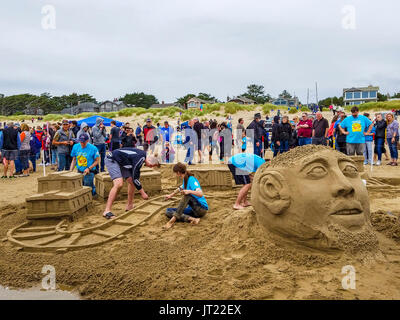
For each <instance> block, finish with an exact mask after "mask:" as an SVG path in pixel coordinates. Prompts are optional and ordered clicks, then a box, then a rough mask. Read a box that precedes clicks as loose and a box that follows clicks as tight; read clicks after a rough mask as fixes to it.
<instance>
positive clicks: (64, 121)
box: [61, 120, 69, 124]
mask: <svg viewBox="0 0 400 320" xmlns="http://www.w3.org/2000/svg"><path fill="white" fill-rule="evenodd" d="M61 123H62V124H69V122H68V120H63V121H62V122H61Z"/></svg>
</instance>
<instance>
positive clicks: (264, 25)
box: [0, 0, 400, 103]
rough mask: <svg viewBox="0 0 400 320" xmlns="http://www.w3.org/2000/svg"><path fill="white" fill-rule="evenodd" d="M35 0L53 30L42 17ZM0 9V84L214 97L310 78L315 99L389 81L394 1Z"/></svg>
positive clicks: (291, 86)
mask: <svg viewBox="0 0 400 320" xmlns="http://www.w3.org/2000/svg"><path fill="white" fill-rule="evenodd" d="M45 5H52V6H54V8H55V13H56V17H55V22H56V25H55V27H56V28H55V29H44V28H43V27H42V22H43V21H44V22H47V24H46V25H47V26H48V25H49V24H48V23H49V21H51V20H49V19H48V17H49V16H46V14H42V7H43V6H45ZM345 6H353V8H354V9H355V21H353V20H352V19H351V7H350V9H345V11H343V10H344V8H346V7H345ZM347 8H348V7H347ZM0 12H1V19H0V93H3V94H6V95H12V94H17V93H34V94H40V93H43V92H50V93H51V94H52V95H61V94H69V93H72V92H78V93H90V94H92V95H94V96H95V97H96V98H97V99H98V100H106V99H112V98H114V97H119V96H123V95H124V94H125V93H131V92H135V91H144V92H146V93H151V94H154V95H155V96H156V97H157V98H158V99H159V101H162V100H164V101H165V102H174V101H175V98H178V97H181V96H183V95H185V94H186V93H198V92H207V93H211V94H213V95H215V96H216V97H217V98H219V99H220V100H225V99H226V96H227V95H230V96H233V95H238V94H241V93H243V92H244V91H245V90H246V86H247V85H248V84H250V83H257V84H262V85H264V86H265V90H266V92H267V93H270V94H271V95H272V96H277V95H278V94H279V93H280V92H281V91H282V90H283V89H287V90H289V92H291V93H292V94H293V93H294V92H295V93H296V95H298V96H299V97H300V99H301V101H302V102H303V103H305V102H306V95H307V88H310V89H311V97H310V99H311V100H313V101H315V82H316V81H318V85H319V98H324V97H327V96H331V95H336V96H339V95H342V90H343V88H344V87H352V86H364V85H369V84H373V85H379V86H380V87H381V92H382V93H387V92H390V93H392V92H394V91H397V92H398V91H400V63H399V58H400V41H399V39H400V19H398V17H399V12H400V1H399V0H380V1H377V0H369V1H365V0H347V1H343V0H325V1H322V0H279V1H270V0H268V1H266V0H257V1H256V0H246V1H245V0H240V1H239V0H131V1H130V0H63V1H60V0H54V1H50V0H49V1H40V0H16V1H11V0H9V1H1V4H0ZM353 27H355V29H353Z"/></svg>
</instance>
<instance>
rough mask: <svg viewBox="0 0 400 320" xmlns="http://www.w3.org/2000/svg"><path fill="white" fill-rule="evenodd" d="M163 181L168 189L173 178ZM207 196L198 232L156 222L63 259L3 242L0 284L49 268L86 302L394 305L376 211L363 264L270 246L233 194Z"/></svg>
mask: <svg viewBox="0 0 400 320" xmlns="http://www.w3.org/2000/svg"><path fill="white" fill-rule="evenodd" d="M162 174H163V176H162V179H163V181H169V186H173V185H174V181H175V179H174V177H173V176H172V174H171V173H170V171H168V170H163V173H162ZM25 183H26V182H25ZM212 195H213V198H209V205H210V212H209V213H208V214H207V215H206V217H205V218H204V219H202V221H201V223H200V224H199V225H198V226H191V225H188V224H177V225H176V226H174V227H173V228H172V229H171V230H170V231H168V232H164V231H162V229H161V227H162V226H163V225H164V224H165V223H166V222H167V218H166V217H165V216H164V215H163V214H158V215H156V216H154V217H153V218H151V219H150V220H149V221H148V222H147V223H146V224H145V225H143V226H140V227H139V228H137V229H135V230H134V231H133V232H132V233H130V234H128V235H127V237H126V238H125V239H123V240H118V241H115V242H112V243H110V244H108V245H106V246H102V247H96V248H91V249H86V250H82V251H75V252H67V253H62V254H40V253H26V252H20V251H17V249H16V248H15V247H14V246H12V245H11V244H10V243H8V242H0V257H1V259H0V284H2V285H6V286H14V287H30V286H37V285H38V284H40V283H41V280H42V277H43V275H42V274H41V270H42V267H43V266H44V265H48V264H50V265H53V266H54V267H55V268H56V275H57V284H58V285H59V286H61V287H63V288H69V289H76V290H78V291H79V293H80V294H81V295H82V296H83V298H87V299H383V298H395V299H399V298H400V293H399V291H398V288H399V286H400V276H398V274H399V273H400V247H399V246H398V245H397V244H396V242H395V241H393V240H392V238H393V239H395V240H397V234H398V233H397V232H398V226H397V225H398V220H397V219H392V218H391V217H390V216H389V218H390V219H387V214H383V213H379V212H378V213H375V214H373V215H372V217H373V226H374V228H375V229H376V230H378V232H377V235H378V239H379V243H380V251H381V252H382V255H376V256H375V257H374V258H373V259H372V258H370V259H366V257H365V256H362V255H361V256H360V255H359V256H357V255H352V254H346V253H339V252H332V253H326V252H320V251H317V250H314V249H311V248H306V247H303V246H300V245H294V244H293V243H290V242H287V241H286V240H284V239H278V238H270V236H269V235H268V234H267V233H266V232H265V231H264V230H263V229H262V228H260V226H259V225H258V223H257V220H256V217H255V214H254V212H253V210H252V209H248V210H243V211H233V210H232V209H231V207H232V204H233V200H234V197H235V191H226V192H212ZM379 199H381V196H379ZM398 203H400V199H398ZM102 208H103V206H102V203H95V204H94V206H93V211H92V212H90V213H89V214H87V215H85V216H83V217H81V218H80V219H79V220H78V221H77V223H79V224H81V225H83V226H87V225H90V224H93V223H97V222H101V221H102V219H101V217H100V218H99V215H101V210H102ZM116 208H117V211H118V212H121V213H122V212H123V209H124V203H123V202H118V203H117V205H116ZM15 209H16V210H15V211H16V213H12V214H8V215H6V216H4V217H3V218H0V239H2V238H4V237H5V236H6V232H7V230H9V229H10V228H12V227H15V226H16V225H18V224H20V223H22V222H24V221H25V210H24V209H23V205H19V206H15ZM382 210H383V211H384V208H382ZM118 212H117V213H118ZM346 265H353V266H354V267H355V269H356V271H357V289H356V290H350V291H346V290H344V289H343V288H342V285H341V281H342V278H343V275H342V274H341V271H342V268H343V266H346Z"/></svg>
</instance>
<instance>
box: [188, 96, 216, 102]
mask: <svg viewBox="0 0 400 320" xmlns="http://www.w3.org/2000/svg"><path fill="white" fill-rule="evenodd" d="M189 101H195V102H200V103H214V101H207V100H203V99H199V98H196V97H193V98H190V99H189V100H188V102H189Z"/></svg>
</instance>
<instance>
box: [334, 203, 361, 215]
mask: <svg viewBox="0 0 400 320" xmlns="http://www.w3.org/2000/svg"><path fill="white" fill-rule="evenodd" d="M363 213H364V211H363V209H362V206H361V203H359V202H358V201H351V202H345V203H343V202H341V203H338V204H337V205H336V206H335V207H334V209H333V210H332V212H331V213H330V215H334V216H350V215H360V214H363Z"/></svg>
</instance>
